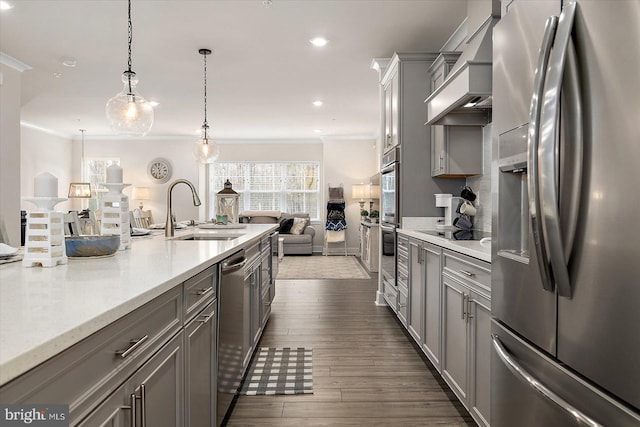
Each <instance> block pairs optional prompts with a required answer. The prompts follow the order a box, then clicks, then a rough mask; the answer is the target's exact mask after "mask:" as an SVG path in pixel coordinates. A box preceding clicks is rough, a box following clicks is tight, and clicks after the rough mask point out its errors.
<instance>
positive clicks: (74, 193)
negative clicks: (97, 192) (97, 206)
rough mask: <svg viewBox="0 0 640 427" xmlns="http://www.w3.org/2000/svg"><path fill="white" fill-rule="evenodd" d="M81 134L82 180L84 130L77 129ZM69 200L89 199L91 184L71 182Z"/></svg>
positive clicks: (82, 175) (81, 169)
mask: <svg viewBox="0 0 640 427" xmlns="http://www.w3.org/2000/svg"><path fill="white" fill-rule="evenodd" d="M79 131H80V133H81V134H82V145H81V151H80V179H84V133H85V132H86V129H79ZM67 197H69V198H70V199H90V198H91V183H89V182H72V183H70V184H69V193H68V195H67Z"/></svg>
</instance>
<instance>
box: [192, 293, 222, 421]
mask: <svg viewBox="0 0 640 427" xmlns="http://www.w3.org/2000/svg"><path fill="white" fill-rule="evenodd" d="M216 307H217V300H214V301H212V302H211V303H210V304H209V305H208V306H207V307H205V309H204V310H202V312H201V313H200V314H199V315H197V316H196V317H195V318H194V319H193V320H191V322H189V323H188V324H187V325H186V326H185V328H184V341H185V346H184V347H185V401H186V408H185V425H186V426H190V427H200V426H202V427H205V426H206V427H212V426H214V425H215V422H216V405H214V404H212V402H215V401H216V393H217V377H218V369H217V367H218V360H217V353H218V352H217V340H218V313H217V310H216Z"/></svg>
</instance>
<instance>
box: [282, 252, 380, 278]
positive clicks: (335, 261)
mask: <svg viewBox="0 0 640 427" xmlns="http://www.w3.org/2000/svg"><path fill="white" fill-rule="evenodd" d="M276 279H370V277H369V275H368V274H367V272H366V271H365V269H364V268H363V267H362V265H360V262H359V261H358V260H357V259H356V257H354V256H338V255H334V256H322V255H312V256H285V257H284V258H283V259H282V260H281V261H280V265H279V266H278V275H277V276H276Z"/></svg>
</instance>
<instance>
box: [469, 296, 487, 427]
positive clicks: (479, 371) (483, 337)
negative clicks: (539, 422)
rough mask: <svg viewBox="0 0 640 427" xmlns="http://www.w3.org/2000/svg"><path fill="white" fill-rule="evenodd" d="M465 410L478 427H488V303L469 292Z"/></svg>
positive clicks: (483, 297) (484, 298)
mask: <svg viewBox="0 0 640 427" xmlns="http://www.w3.org/2000/svg"><path fill="white" fill-rule="evenodd" d="M469 316H470V318H471V321H470V329H471V332H470V334H471V344H470V345H471V348H470V352H469V355H470V360H469V365H470V375H471V387H470V390H469V411H470V412H471V416H472V417H473V418H474V419H475V420H476V422H477V423H478V424H479V425H481V426H489V424H490V417H489V415H490V410H491V370H490V366H491V301H490V300H489V298H487V297H486V296H484V295H481V294H479V293H476V292H471V297H470V307H469Z"/></svg>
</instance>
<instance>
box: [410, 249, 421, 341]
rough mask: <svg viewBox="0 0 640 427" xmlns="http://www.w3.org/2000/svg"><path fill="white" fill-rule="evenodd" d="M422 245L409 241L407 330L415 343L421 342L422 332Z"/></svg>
mask: <svg viewBox="0 0 640 427" xmlns="http://www.w3.org/2000/svg"><path fill="white" fill-rule="evenodd" d="M422 256H423V253H422V243H421V242H420V241H419V240H416V239H410V240H409V313H408V319H407V329H408V331H409V334H411V336H412V337H413V339H414V340H416V342H417V343H421V342H422V337H423V331H424V322H423V320H422V319H423V317H424V308H423V301H424V288H425V286H424V279H425V276H424V267H423V263H422V260H423V257H422Z"/></svg>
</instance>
